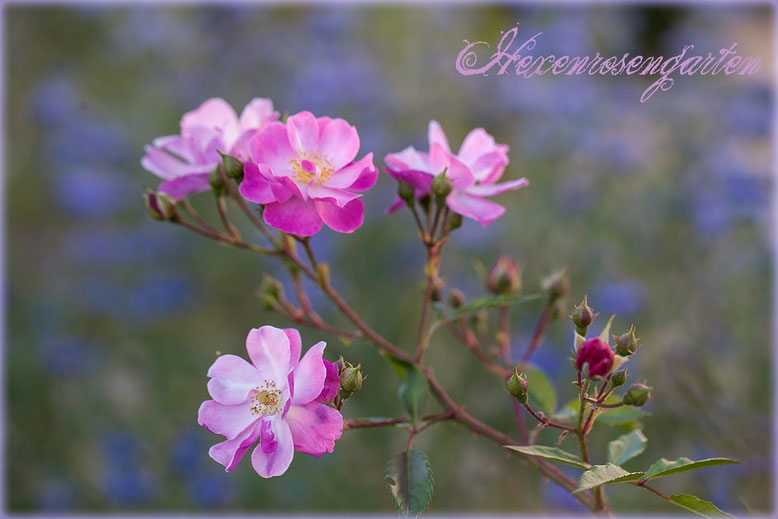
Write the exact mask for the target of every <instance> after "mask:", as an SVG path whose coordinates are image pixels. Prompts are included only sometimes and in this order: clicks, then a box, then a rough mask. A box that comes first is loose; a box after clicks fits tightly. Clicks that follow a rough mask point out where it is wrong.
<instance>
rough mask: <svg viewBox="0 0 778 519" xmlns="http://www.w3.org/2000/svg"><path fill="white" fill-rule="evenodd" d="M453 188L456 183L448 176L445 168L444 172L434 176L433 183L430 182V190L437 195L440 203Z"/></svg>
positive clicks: (436, 197)
mask: <svg viewBox="0 0 778 519" xmlns="http://www.w3.org/2000/svg"><path fill="white" fill-rule="evenodd" d="M453 189H454V185H453V184H452V183H451V179H449V178H448V177H447V176H446V171H445V170H444V171H443V173H441V174H440V175H437V176H436V177H435V178H433V179H432V184H430V191H432V194H433V195H435V199H436V200H437V201H438V203H442V202H443V201H444V200H445V199H446V197H447V196H448V195H450V194H451V191H452V190H453Z"/></svg>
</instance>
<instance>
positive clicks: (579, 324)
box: [570, 296, 599, 337]
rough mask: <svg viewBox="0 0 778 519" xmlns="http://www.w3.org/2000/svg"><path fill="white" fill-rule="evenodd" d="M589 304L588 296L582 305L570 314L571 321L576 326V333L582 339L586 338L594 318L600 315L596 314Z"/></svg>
mask: <svg viewBox="0 0 778 519" xmlns="http://www.w3.org/2000/svg"><path fill="white" fill-rule="evenodd" d="M587 303H588V302H587V300H586V296H584V298H583V301H582V302H581V304H580V305H578V306H576V307H575V309H574V310H573V313H572V314H570V319H571V320H572V321H573V324H574V325H575V331H576V332H578V335H581V336H582V337H586V332H587V331H588V330H589V326H590V325H591V324H592V323H593V322H594V318H595V317H597V316H598V315H599V314H596V313H594V310H592V309H591V308H590V307H589V305H588V304H587Z"/></svg>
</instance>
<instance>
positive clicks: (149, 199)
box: [143, 191, 177, 221]
mask: <svg viewBox="0 0 778 519" xmlns="http://www.w3.org/2000/svg"><path fill="white" fill-rule="evenodd" d="M143 202H144V203H145V204H146V209H147V210H148V211H149V214H150V215H151V217H152V218H154V219H155V220H160V221H168V220H172V219H173V218H175V216H176V214H177V210H176V201H175V200H173V199H172V198H171V197H169V196H168V195H166V194H164V193H157V192H155V191H147V192H146V193H144V194H143Z"/></svg>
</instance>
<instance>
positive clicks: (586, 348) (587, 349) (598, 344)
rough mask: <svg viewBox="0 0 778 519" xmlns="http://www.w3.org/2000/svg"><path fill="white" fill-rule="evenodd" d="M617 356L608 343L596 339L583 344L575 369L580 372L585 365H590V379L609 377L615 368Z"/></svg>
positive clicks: (577, 356) (576, 357)
mask: <svg viewBox="0 0 778 519" xmlns="http://www.w3.org/2000/svg"><path fill="white" fill-rule="evenodd" d="M614 357H615V354H614V353H613V350H611V347H610V346H608V343H606V342H605V341H602V340H600V339H599V338H597V337H595V338H593V339H589V340H588V341H586V342H584V343H583V344H581V346H580V347H579V348H578V351H577V352H576V355H575V367H576V368H577V369H578V371H581V370H582V369H583V366H584V364H588V365H589V376H590V377H602V376H605V375H607V374H608V373H609V372H610V370H611V368H612V367H613V358H614Z"/></svg>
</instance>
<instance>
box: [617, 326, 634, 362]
mask: <svg viewBox="0 0 778 519" xmlns="http://www.w3.org/2000/svg"><path fill="white" fill-rule="evenodd" d="M637 349H638V338H637V337H635V325H634V324H633V325H632V327H631V328H630V329H629V331H628V332H627V333H625V334H624V335H621V336H619V337H616V353H618V354H619V355H621V356H622V357H626V356H628V355H632V354H633V353H635V352H636V351H637Z"/></svg>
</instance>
